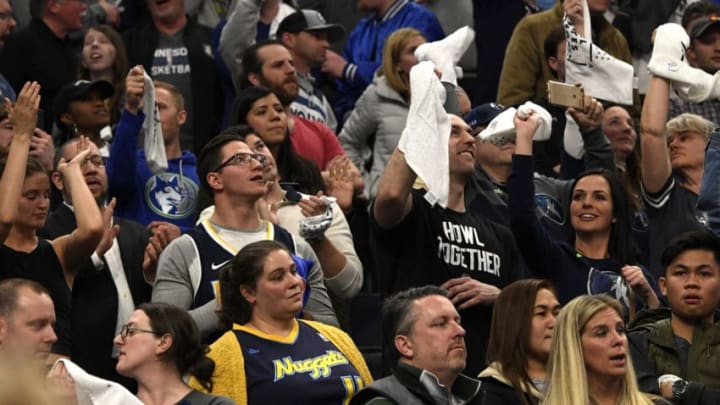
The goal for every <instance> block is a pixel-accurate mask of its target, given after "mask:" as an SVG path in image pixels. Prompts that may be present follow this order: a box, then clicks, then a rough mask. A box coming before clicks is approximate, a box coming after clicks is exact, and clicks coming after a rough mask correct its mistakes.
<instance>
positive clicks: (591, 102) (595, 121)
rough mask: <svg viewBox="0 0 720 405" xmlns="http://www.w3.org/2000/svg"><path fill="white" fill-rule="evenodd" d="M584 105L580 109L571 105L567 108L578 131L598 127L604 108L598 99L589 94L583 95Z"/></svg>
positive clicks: (584, 131) (586, 130) (587, 130)
mask: <svg viewBox="0 0 720 405" xmlns="http://www.w3.org/2000/svg"><path fill="white" fill-rule="evenodd" d="M584 105H585V108H584V109H582V110H576V109H574V108H572V107H571V108H568V112H569V113H570V115H571V116H572V118H573V120H575V122H576V123H577V124H578V127H579V128H580V132H582V133H587V132H590V131H593V130H595V129H597V128H598V127H600V124H601V123H602V116H603V112H604V111H605V110H604V109H603V106H602V104H601V103H600V102H599V101H597V100H595V99H594V98H592V97H590V96H585V100H584Z"/></svg>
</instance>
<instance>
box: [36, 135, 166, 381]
mask: <svg viewBox="0 0 720 405" xmlns="http://www.w3.org/2000/svg"><path fill="white" fill-rule="evenodd" d="M79 142H83V141H81V140H80V139H79V138H73V139H71V140H69V141H68V142H66V143H65V144H63V145H62V146H61V147H60V148H59V149H58V154H57V156H56V159H55V160H56V165H57V162H59V161H60V159H61V158H64V159H65V160H69V159H71V158H72V157H73V156H75V154H76V152H77V149H78V148H77V146H78V143H79ZM85 142H87V143H88V147H89V148H90V154H89V155H88V156H87V158H86V160H85V162H84V163H83V164H82V165H81V167H82V173H83V176H84V178H85V182H86V183H87V185H88V188H90V191H91V192H92V194H93V197H95V200H96V201H97V203H98V206H99V207H100V209H101V211H102V212H103V220H104V222H105V233H104V235H103V239H102V240H101V241H100V243H99V244H98V246H97V248H96V249H95V253H94V254H93V255H92V257H90V258H88V260H87V262H86V263H85V265H84V266H83V268H82V269H81V270H80V271H79V272H78V274H77V276H76V277H75V281H74V283H73V288H72V309H71V315H70V340H71V345H70V356H71V358H72V359H73V361H74V362H75V363H77V364H78V365H79V366H81V367H82V368H83V369H84V370H86V371H87V372H88V373H90V374H93V375H95V376H98V377H101V378H104V379H108V380H112V381H116V382H118V383H120V384H122V385H124V386H125V387H127V388H128V389H129V390H131V391H133V390H134V389H135V383H134V381H132V380H130V379H127V378H125V377H122V376H120V375H119V374H117V372H116V371H115V363H116V362H117V354H118V353H117V351H116V349H115V347H114V346H113V344H112V340H113V338H114V337H115V336H116V335H117V334H118V333H120V329H121V327H122V323H121V322H123V321H125V320H126V319H127V318H128V317H129V316H130V314H131V313H132V311H133V310H134V308H135V307H136V306H137V305H140V304H142V303H144V302H148V301H150V294H151V287H150V284H148V283H147V282H146V281H145V277H144V274H143V268H144V267H147V268H149V267H150V265H151V263H152V261H151V260H150V259H149V258H147V257H146V256H145V254H146V249H147V247H148V245H150V244H149V236H150V235H149V232H148V231H147V230H146V229H145V227H143V226H142V225H141V224H139V223H137V222H135V221H130V220H126V219H122V218H118V217H113V209H114V207H115V202H114V201H111V202H109V204H107V205H106V198H107V187H108V182H107V174H106V172H105V163H104V160H103V158H102V156H100V151H99V150H98V147H97V146H96V145H95V144H94V143H92V142H89V141H85ZM51 177H52V181H53V183H54V184H55V187H57V188H58V189H59V190H60V191H61V192H62V196H63V202H62V204H60V205H59V206H58V207H57V208H56V209H55V210H54V211H53V212H52V213H51V214H50V215H49V216H48V219H47V222H46V224H45V228H44V229H43V230H42V232H41V234H42V235H43V236H45V237H47V238H49V239H54V238H57V237H59V236H61V235H65V234H68V233H70V232H72V231H73V229H75V228H76V226H77V224H76V222H75V216H74V213H73V205H72V200H71V199H70V194H69V192H68V190H67V188H66V187H65V184H64V182H63V178H62V176H61V175H60V173H58V172H57V171H55V172H53V173H52V176H51ZM158 246H160V245H158ZM159 248H161V247H159ZM146 259H147V260H146ZM133 392H134V391H133Z"/></svg>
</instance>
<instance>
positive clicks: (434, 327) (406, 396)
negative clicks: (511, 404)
mask: <svg viewBox="0 0 720 405" xmlns="http://www.w3.org/2000/svg"><path fill="white" fill-rule="evenodd" d="M382 324H383V340H384V342H383V343H384V345H385V353H386V355H387V357H388V360H391V361H392V364H393V370H392V375H391V376H389V377H385V378H383V379H381V380H377V381H375V382H374V383H372V384H371V385H369V386H368V387H366V388H365V389H364V390H362V391H360V392H359V393H358V394H357V395H356V396H355V397H353V399H352V401H350V403H351V404H385V403H396V404H410V403H423V404H456V403H460V404H480V403H482V402H483V401H482V398H483V395H482V393H481V392H480V381H478V380H476V379H474V378H470V377H468V376H465V375H463V374H461V373H462V371H463V370H464V369H465V358H466V357H467V352H466V350H465V329H463V327H462V326H461V325H460V315H459V314H458V312H457V310H456V309H455V306H454V305H453V303H452V302H451V301H450V299H448V293H447V291H445V290H443V289H441V288H439V287H435V286H425V287H418V288H411V289H409V290H406V291H402V292H399V293H397V294H395V295H393V296H392V297H390V298H388V299H387V300H386V301H385V304H384V305H383V310H382Z"/></svg>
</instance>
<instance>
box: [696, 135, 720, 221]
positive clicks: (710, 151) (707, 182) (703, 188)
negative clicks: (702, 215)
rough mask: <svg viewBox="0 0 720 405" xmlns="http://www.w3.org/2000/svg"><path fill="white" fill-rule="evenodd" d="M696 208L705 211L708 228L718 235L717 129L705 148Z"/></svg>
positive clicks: (719, 143)
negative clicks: (703, 166)
mask: <svg viewBox="0 0 720 405" xmlns="http://www.w3.org/2000/svg"><path fill="white" fill-rule="evenodd" d="M697 208H698V210H700V211H705V212H706V213H707V215H708V220H709V225H710V229H711V230H712V231H713V232H715V234H716V235H720V132H718V131H715V132H713V133H712V134H711V135H710V142H709V143H708V146H707V149H706V150H705V168H704V170H703V177H702V183H701V185H700V195H699V196H698V202H697Z"/></svg>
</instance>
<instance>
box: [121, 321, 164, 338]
mask: <svg viewBox="0 0 720 405" xmlns="http://www.w3.org/2000/svg"><path fill="white" fill-rule="evenodd" d="M136 333H152V334H153V335H159V334H160V333H158V332H155V331H154V330H150V329H142V328H136V327H134V326H130V324H129V323H126V324H125V325H123V327H122V329H120V337H121V338H123V340H124V339H127V337H128V336H133V335H135V334H136Z"/></svg>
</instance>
